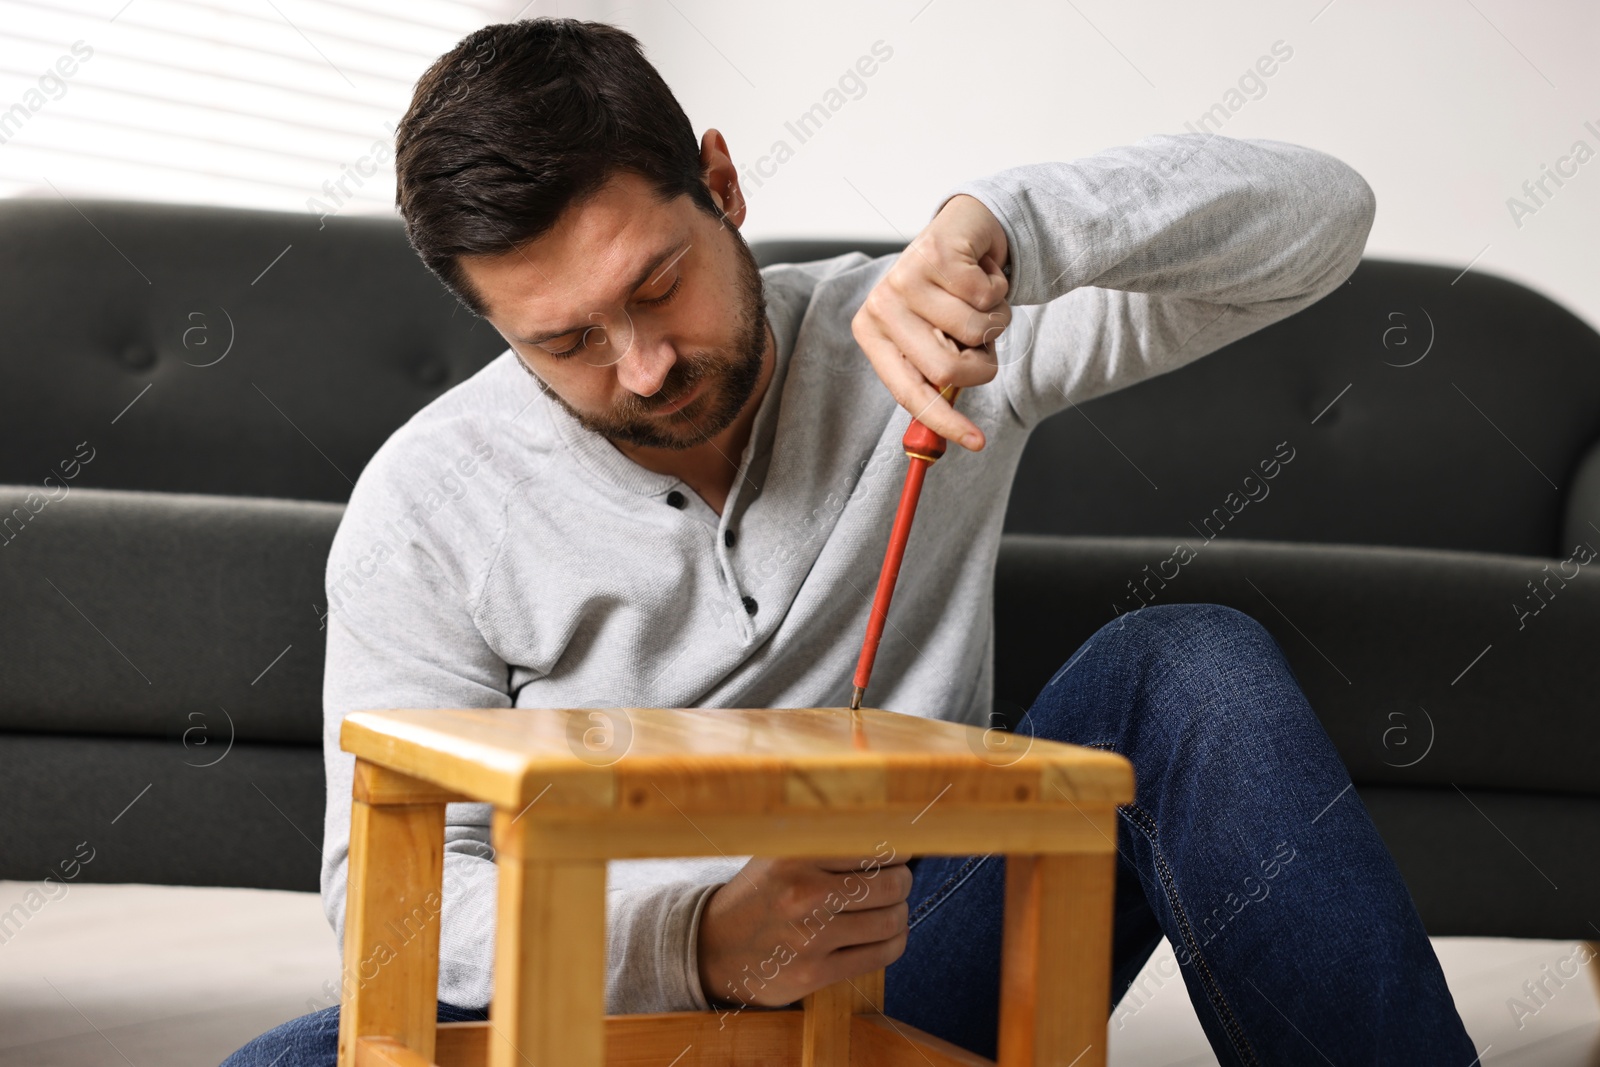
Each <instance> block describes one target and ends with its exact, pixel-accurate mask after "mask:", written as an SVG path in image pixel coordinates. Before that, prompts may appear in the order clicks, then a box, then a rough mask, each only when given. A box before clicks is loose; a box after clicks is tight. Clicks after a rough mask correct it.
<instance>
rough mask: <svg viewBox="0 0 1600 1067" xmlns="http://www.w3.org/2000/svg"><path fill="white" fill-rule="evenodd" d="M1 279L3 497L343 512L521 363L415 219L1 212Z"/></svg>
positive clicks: (11, 207) (127, 210)
mask: <svg viewBox="0 0 1600 1067" xmlns="http://www.w3.org/2000/svg"><path fill="white" fill-rule="evenodd" d="M0 276H3V277H4V278H5V279H6V282H7V284H6V285H5V286H3V287H0V336H3V337H4V339H5V340H4V349H3V355H0V396H5V397H7V398H8V399H9V400H10V403H9V404H8V405H7V407H8V409H9V410H8V411H7V414H6V418H5V419H3V420H0V483H5V484H20V485H42V484H43V482H44V479H45V478H46V477H48V476H49V475H51V474H57V475H58V478H59V474H60V473H61V472H63V471H67V470H69V469H75V470H77V471H78V473H77V476H76V477H75V479H74V484H76V485H83V486H95V487H98V488H102V489H153V490H165V491H170V492H186V493H224V494H237V495H242V496H269V497H288V498H294V499H301V500H327V501H339V502H342V501H344V500H347V499H348V498H349V494H350V487H351V484H352V483H353V482H354V480H355V478H356V476H357V475H358V474H360V473H361V469H362V467H363V466H365V465H366V462H367V460H368V459H370V458H371V457H372V454H373V453H374V452H376V451H377V449H378V446H379V445H381V444H382V443H383V442H384V440H385V439H386V438H387V437H388V436H389V434H391V433H392V432H394V430H395V429H396V428H397V427H398V426H399V425H400V424H401V423H403V422H405V420H406V419H408V418H410V417H411V415H412V414H414V413H415V412H416V411H417V410H418V409H419V408H421V407H422V406H423V405H425V404H426V403H428V401H430V400H432V399H433V398H434V397H436V396H438V395H439V394H440V393H441V392H443V391H444V390H446V389H448V388H449V387H450V386H452V385H454V384H456V383H457V382H459V381H461V380H462V379H464V378H466V377H468V376H470V375H471V374H472V373H473V372H475V371H476V370H478V369H479V368H480V367H482V366H483V365H484V364H485V363H487V362H488V361H489V360H491V359H493V358H494V357H495V356H496V355H498V354H499V353H500V352H503V351H504V350H505V344H504V342H503V341H502V339H501V338H500V335H499V334H497V333H496V332H495V331H494V329H493V328H492V327H491V326H490V325H489V324H488V323H487V322H484V321H482V320H480V319H477V318H475V317H474V316H471V315H468V314H467V313H466V312H465V311H464V310H461V309H459V308H458V306H457V304H456V301H455V300H454V298H452V297H451V296H450V295H449V294H448V293H447V292H446V290H445V289H444V287H443V286H441V285H440V284H439V282H438V281H437V279H435V278H434V277H433V275H432V274H430V273H429V272H428V270H427V269H426V268H425V267H423V265H422V262H421V260H419V259H418V258H417V255H416V253H415V252H413V251H412V250H411V247H410V245H409V244H408V243H407V241H406V236H405V231H404V228H403V227H402V226H401V224H400V222H399V220H398V219H387V218H358V217H348V218H345V217H337V216H335V217H330V218H327V219H325V220H323V221H322V222H319V221H318V219H317V218H316V217H315V216H312V215H308V214H301V213H295V212H283V211H251V210H245V209H241V208H224V207H203V206H193V205H184V204H156V203H143V202H137V201H117V200H89V199H85V200H75V201H74V202H73V203H71V204H69V203H66V202H65V201H62V200H58V199H38V200H36V199H9V200H0ZM83 457H92V458H90V459H89V460H88V462H86V463H85V462H84V458H83ZM63 464H65V465H67V466H63ZM74 464H76V465H77V466H76V467H74V466H73V465H74ZM78 468H81V469H78Z"/></svg>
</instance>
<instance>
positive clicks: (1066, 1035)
mask: <svg viewBox="0 0 1600 1067" xmlns="http://www.w3.org/2000/svg"><path fill="white" fill-rule="evenodd" d="M1116 864H1117V856H1116V853H1115V852H1103V853H1080V854H1072V855H1047V856H1028V855H1020V856H1019V855H1010V856H1007V857H1006V918H1005V934H1004V937H1003V942H1002V948H1001V953H1002V954H1001V965H1000V1050H999V1051H1000V1057H999V1060H998V1062H999V1064H1000V1067H1043V1065H1045V1064H1066V1063H1070V1064H1073V1065H1074V1067H1104V1064H1105V1062H1106V1024H1107V1015H1108V1013H1109V1010H1110V1003H1111V921H1112V899H1113V896H1114V894H1115V892H1116V874H1117V867H1116Z"/></svg>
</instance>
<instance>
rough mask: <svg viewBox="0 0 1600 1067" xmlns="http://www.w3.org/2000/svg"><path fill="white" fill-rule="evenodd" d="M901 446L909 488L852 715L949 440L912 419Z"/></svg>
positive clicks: (881, 581)
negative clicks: (920, 506) (929, 482)
mask: <svg viewBox="0 0 1600 1067" xmlns="http://www.w3.org/2000/svg"><path fill="white" fill-rule="evenodd" d="M960 392H961V386H959V385H947V386H945V387H944V388H943V389H940V390H939V395H940V396H942V397H944V398H945V399H946V400H947V401H949V402H950V403H951V404H954V403H955V402H956V396H957V394H959V393H960ZM900 445H901V447H902V448H904V449H905V452H906V457H907V459H908V460H909V463H908V465H907V467H906V484H905V487H904V488H903V489H901V491H900V505H899V507H898V508H897V509H896V511H895V516H894V526H893V528H892V529H891V530H890V531H889V548H888V551H887V552H885V553H884V556H883V570H882V571H880V572H879V573H878V593H877V596H875V597H874V598H873V601H872V614H870V615H869V616H867V635H866V638H865V640H863V641H862V643H861V659H860V660H859V661H857V663H856V676H855V692H854V693H852V694H851V696H850V710H851V711H860V710H861V698H862V696H863V695H865V693H866V691H867V680H868V679H869V678H871V677H872V661H873V660H874V659H876V658H877V655H878V642H879V641H880V640H881V639H882V637H883V625H884V622H885V621H886V620H887V619H888V618H889V600H890V598H892V597H893V596H894V583H895V579H896V578H898V577H899V575H900V560H901V559H902V558H903V557H904V556H905V554H906V541H907V540H909V539H910V537H911V520H912V519H913V518H915V517H916V514H917V498H918V497H919V496H920V495H921V494H922V479H923V478H924V477H925V476H926V475H927V473H928V468H929V467H931V466H933V464H934V461H935V460H937V459H938V458H939V457H940V456H942V455H944V448H945V439H944V438H943V437H940V436H939V435H938V434H936V433H934V432H933V431H932V430H930V429H928V428H927V427H926V426H924V425H923V424H922V423H920V422H918V421H917V420H916V419H912V420H911V425H910V426H907V427H906V433H905V436H904V437H903V438H901V440H900Z"/></svg>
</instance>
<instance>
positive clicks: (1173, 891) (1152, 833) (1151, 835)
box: [1092, 745, 1261, 1065]
mask: <svg viewBox="0 0 1600 1067" xmlns="http://www.w3.org/2000/svg"><path fill="white" fill-rule="evenodd" d="M1092 747H1096V748H1098V747H1100V746H1098V745H1096V746H1092ZM1118 810H1119V811H1121V812H1122V814H1123V816H1124V817H1125V818H1127V819H1128V821H1129V822H1130V823H1132V824H1133V825H1134V826H1136V827H1137V828H1138V829H1139V830H1140V832H1141V833H1143V834H1144V836H1145V839H1146V840H1148V841H1149V842H1150V849H1151V852H1152V853H1153V854H1154V855H1155V861H1156V870H1157V873H1158V874H1159V875H1160V878H1161V885H1162V888H1163V889H1164V890H1165V892H1166V894H1167V903H1168V904H1169V905H1170V906H1171V908H1172V913H1173V916H1174V917H1175V918H1176V919H1177V921H1178V930H1179V932H1180V933H1181V934H1182V937H1183V941H1184V944H1185V945H1186V946H1187V947H1188V948H1189V958H1190V959H1192V960H1193V961H1194V962H1195V965H1196V970H1198V971H1199V973H1200V979H1201V982H1202V984H1203V985H1204V986H1205V988H1206V997H1207V999H1209V1000H1210V1001H1211V1006H1212V1008H1213V1009H1215V1011H1216V1012H1217V1016H1218V1018H1220V1019H1221V1020H1222V1026H1223V1029H1225V1030H1226V1031H1227V1032H1228V1037H1229V1038H1230V1039H1231V1040H1232V1041H1233V1047H1234V1051H1235V1052H1237V1053H1238V1054H1239V1055H1240V1057H1241V1058H1243V1060H1244V1061H1245V1062H1246V1063H1247V1064H1256V1065H1259V1064H1260V1062H1261V1061H1260V1060H1258V1059H1257V1058H1256V1054H1255V1050H1254V1049H1253V1048H1251V1047H1250V1042H1249V1041H1248V1040H1247V1039H1246V1038H1245V1036H1244V1027H1242V1026H1241V1025H1240V1024H1239V1020H1238V1019H1237V1018H1236V1017H1235V1016H1234V1014H1233V1009H1232V1008H1230V1007H1229V1006H1228V1002H1227V1000H1226V998H1224V997H1223V995H1222V987H1221V986H1220V985H1219V984H1218V982H1217V979H1216V976H1215V975H1213V974H1212V973H1211V967H1210V965H1208V964H1207V963H1206V960H1205V957H1204V956H1203V955H1201V953H1200V946H1199V944H1198V943H1197V942H1196V941H1195V938H1194V928H1193V927H1192V926H1191V925H1190V924H1189V917H1188V916H1187V915H1186V914H1185V913H1184V910H1183V905H1182V904H1181V903H1180V902H1179V900H1178V888H1177V881H1176V879H1174V878H1173V876H1172V868H1171V867H1169V866H1168V865H1167V858H1166V856H1165V855H1164V854H1163V853H1162V851H1161V846H1160V845H1159V844H1158V843H1157V842H1156V823H1155V820H1154V819H1152V818H1151V817H1150V816H1149V814H1148V813H1147V812H1145V810H1144V809H1143V808H1141V807H1139V805H1137V804H1124V805H1119V806H1118Z"/></svg>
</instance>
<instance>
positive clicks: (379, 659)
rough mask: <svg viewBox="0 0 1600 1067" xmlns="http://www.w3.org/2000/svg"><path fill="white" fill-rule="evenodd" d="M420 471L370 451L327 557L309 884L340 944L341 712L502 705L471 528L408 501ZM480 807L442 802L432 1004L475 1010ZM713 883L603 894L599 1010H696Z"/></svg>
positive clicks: (491, 855)
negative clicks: (313, 866) (318, 851)
mask: <svg viewBox="0 0 1600 1067" xmlns="http://www.w3.org/2000/svg"><path fill="white" fill-rule="evenodd" d="M421 451H422V450H418V452H419V453H421ZM427 465H428V460H427V459H426V458H423V459H421V460H412V461H408V462H398V461H394V460H393V457H392V455H386V454H384V453H382V452H381V453H380V455H379V456H378V457H374V460H373V462H372V463H370V464H369V465H368V469H367V470H366V471H364V472H363V473H362V477H361V478H360V479H359V480H358V481H357V485H356V488H355V490H354V491H353V492H352V494H351V499H350V503H349V505H348V507H347V508H346V511H345V515H344V518H343V520H342V521H341V523H340V526H339V529H338V532H337V533H336V534H335V536H334V542H333V548H332V550H331V552H330V554H329V558H328V568H327V577H326V592H327V595H328V613H327V616H326V624H327V658H326V663H325V668H324V675H323V737H322V742H323V765H324V769H325V771H326V779H327V797H326V801H327V803H326V808H325V816H324V823H323V852H322V871H321V890H322V907H323V914H324V915H325V917H326V918H327V920H328V922H329V924H330V926H331V927H332V928H333V932H334V936H335V939H336V944H337V945H339V946H340V947H341V948H342V946H343V944H344V923H345V905H346V893H347V879H348V877H349V873H348V872H349V844H350V810H351V786H352V780H353V776H354V771H355V757H354V756H353V755H351V754H350V753H348V752H345V751H344V750H343V749H341V748H340V747H339V729H340V725H341V723H342V722H343V721H344V717H345V716H346V715H347V714H349V713H350V712H351V711H354V710H357V709H381V708H471V707H482V708H504V707H510V706H512V704H513V701H512V697H511V694H510V693H509V691H508V689H509V684H510V673H509V672H510V668H509V665H508V664H507V663H506V662H505V661H504V660H503V659H502V658H501V657H500V655H498V654H497V653H496V652H495V651H494V649H492V648H491V647H490V646H489V644H488V643H487V642H486V640H485V639H484V637H483V635H482V633H480V631H479V629H478V627H477V626H476V625H475V623H474V621H473V610H472V605H473V594H474V592H475V583H476V580H477V579H478V577H479V576H478V575H477V574H476V573H475V572H476V571H478V570H480V569H481V567H482V564H483V562H484V560H483V559H482V558H478V557H480V556H483V555H486V553H483V552H480V551H478V550H477V549H476V548H475V546H476V545H477V544H478V542H479V541H481V536H480V537H478V538H476V539H475V538H474V536H473V534H472V532H470V531H469V530H467V529H466V528H465V523H464V522H462V521H460V520H459V518H458V516H456V515H455V514H453V513H452V511H451V510H450V509H449V506H448V504H445V505H444V506H443V507H440V506H439V504H438V500H437V498H432V499H430V498H427V497H423V498H422V499H421V500H420V501H419V500H414V499H413V496H417V497H421V496H422V494H420V493H418V492H417V490H416V489H415V487H416V486H418V485H419V484H426V483H427V479H426V478H424V477H420V476H419V474H418V472H419V471H423V470H425V469H426V467H427ZM401 472H404V473H401ZM471 488H472V489H473V490H474V491H476V490H478V489H479V486H477V485H474V486H472V487H471ZM479 533H480V535H481V531H479ZM408 535H410V539H409V540H406V539H405V538H406V537H407V536H408ZM491 814H492V808H491V806H490V805H488V804H465V803H460V804H448V805H446V806H445V845H444V884H443V894H442V902H441V910H440V930H439V989H438V999H440V1000H442V1001H445V1002H447V1003H450V1004H455V1005H457V1006H460V1007H470V1008H482V1007H486V1006H487V1005H488V1004H489V1002H490V1000H491V998H492V994H493V990H494V937H495V917H496V911H497V908H496V904H497V898H496V893H497V888H498V877H497V870H496V867H495V852H494V849H493V847H492V845H491V842H490V830H489V827H490V816H491ZM713 888H714V886H713V885H710V884H702V883H701V882H696V881H682V880H679V881H667V882H661V883H658V884H651V885H634V886H629V887H626V888H609V889H608V891H607V894H606V927H607V929H606V933H607V944H606V957H607V969H606V1010H607V1011H608V1012H642V1011H673V1010H688V1009H694V1008H705V1007H706V1001H705V999H704V998H703V997H702V996H701V994H700V986H699V980H698V974H697V962H696V957H695V938H696V936H697V929H698V923H699V918H700V910H701V908H702V907H703V905H704V903H705V899H706V897H707V896H708V895H709V893H710V891H711V889H713Z"/></svg>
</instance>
